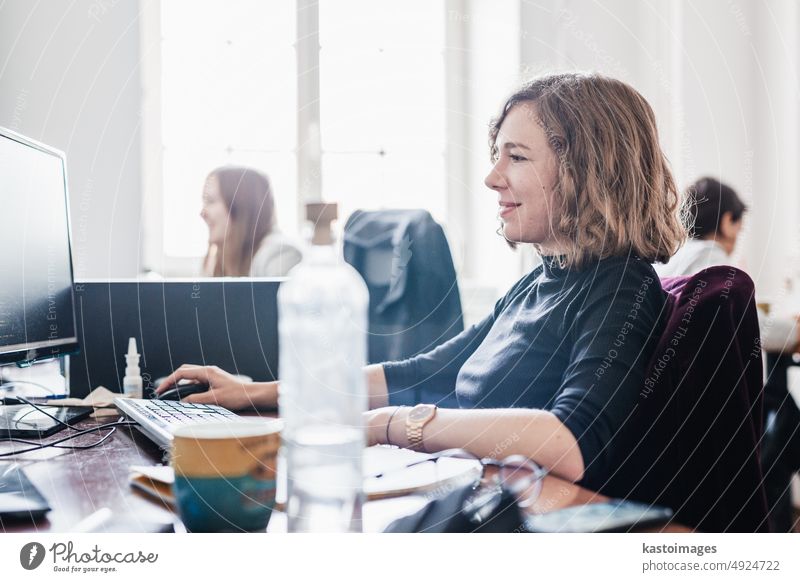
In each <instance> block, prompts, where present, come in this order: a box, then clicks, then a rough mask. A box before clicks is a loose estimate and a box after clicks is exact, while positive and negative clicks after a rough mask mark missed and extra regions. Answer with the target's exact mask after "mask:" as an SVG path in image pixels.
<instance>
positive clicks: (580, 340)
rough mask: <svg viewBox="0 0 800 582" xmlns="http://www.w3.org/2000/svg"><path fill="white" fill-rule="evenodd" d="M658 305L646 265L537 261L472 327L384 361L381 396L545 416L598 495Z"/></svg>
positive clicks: (655, 332)
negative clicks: (572, 265) (572, 449)
mask: <svg viewBox="0 0 800 582" xmlns="http://www.w3.org/2000/svg"><path fill="white" fill-rule="evenodd" d="M665 303H666V294H665V292H664V291H663V290H662V288H661V284H660V282H659V279H658V277H657V276H656V274H655V272H654V271H653V268H652V267H651V266H650V264H649V263H648V262H646V261H643V260H640V259H638V258H634V257H613V258H608V259H603V260H599V261H595V262H593V263H591V264H590V265H588V266H586V267H584V268H582V269H581V270H579V271H578V270H574V269H573V270H568V269H562V268H559V267H557V266H556V261H555V260H554V259H553V258H551V257H545V259H544V262H543V264H542V265H541V266H539V267H537V268H536V269H534V270H533V271H532V272H531V273H529V274H528V275H526V276H524V277H523V278H522V279H520V280H519V281H518V282H517V283H516V284H515V285H514V286H513V287H512V288H511V290H510V291H509V292H508V293H507V294H506V295H505V296H504V297H503V298H502V299H500V300H499V301H498V302H497V304H496V305H495V308H494V311H493V312H492V313H491V314H490V315H489V316H488V317H487V318H486V319H484V320H483V321H481V322H480V323H478V324H477V325H474V326H472V327H471V328H469V329H466V330H464V332H462V333H461V334H460V335H458V336H456V337H455V338H453V339H452V340H450V341H448V342H447V343H445V344H442V345H441V346H439V347H437V348H436V349H434V350H432V351H430V352H427V353H425V354H422V355H419V356H416V357H414V358H411V359H408V360H404V361H400V362H391V363H386V364H384V370H385V372H386V379H387V382H388V387H389V400H390V402H391V403H396V402H398V401H399V400H400V398H399V397H400V396H402V395H404V394H405V395H407V394H409V392H408V391H413V392H414V393H415V394H417V395H420V396H419V397H418V398H417V399H419V400H425V401H428V402H434V403H439V404H440V405H445V406H446V405H450V406H458V407H460V408H509V407H515V408H538V409H542V410H549V411H550V412H552V413H553V414H554V415H556V416H557V417H558V418H559V419H560V420H561V421H562V422H563V423H564V425H565V426H566V427H567V428H568V429H569V430H570V431H571V432H572V433H573V435H574V436H575V438H576V439H577V441H578V443H579V445H580V449H581V453H582V455H583V461H584V465H585V467H586V472H585V474H584V479H583V481H582V484H584V485H585V486H587V487H592V488H595V489H599V488H601V487H602V485H603V483H605V481H606V479H607V478H608V475H610V474H611V472H613V467H612V466H611V465H612V458H619V457H618V456H616V455H618V454H619V451H616V452H614V455H612V451H609V450H608V447H607V446H606V445H607V444H608V443H609V442H610V441H611V437H612V436H613V435H614V433H615V432H616V431H617V430H618V429H619V427H621V426H622V425H623V423H624V422H625V420H626V419H627V418H628V416H629V415H630V413H631V411H632V410H633V407H634V405H635V403H636V398H637V395H638V394H639V392H640V390H641V388H642V385H643V381H644V377H645V373H646V366H647V365H648V362H649V360H650V357H651V355H652V352H653V350H654V349H655V345H656V342H657V341H658V337H659V333H660V330H661V327H662V325H661V324H662V321H661V320H662V311H663V309H664V306H665ZM509 436H512V435H509Z"/></svg>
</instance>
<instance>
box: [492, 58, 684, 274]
mask: <svg viewBox="0 0 800 582" xmlns="http://www.w3.org/2000/svg"><path fill="white" fill-rule="evenodd" d="M520 103H533V104H534V105H535V109H536V112H537V116H538V118H537V119H536V122H537V123H539V124H540V126H541V127H542V128H543V129H544V131H545V134H546V135H547V138H548V142H549V144H550V147H551V148H552V150H553V151H554V152H555V154H556V156H557V157H558V161H559V168H558V176H557V180H556V185H555V192H556V197H555V198H556V200H555V205H556V212H555V214H554V216H555V217H556V218H555V219H554V224H553V225H552V229H553V232H554V234H555V236H556V239H557V241H558V243H559V247H560V248H562V249H565V250H564V253H563V256H562V257H561V263H562V266H564V267H576V268H580V267H582V266H583V265H585V264H586V263H587V262H589V261H590V260H593V259H602V258H606V257H610V256H617V255H624V254H627V253H632V254H634V255H636V256H638V257H640V258H642V259H645V260H647V261H649V262H667V261H668V260H669V257H671V256H672V255H673V254H674V253H675V252H676V251H677V250H678V248H679V247H680V245H681V244H682V242H683V241H684V240H685V239H686V228H685V218H684V217H685V214H686V210H685V208H684V206H682V204H681V198H680V195H679V193H678V190H677V188H676V186H675V180H674V179H673V177H672V172H671V170H670V167H669V163H668V162H667V159H666V156H665V155H664V152H663V151H662V150H661V146H660V145H659V141H658V130H657V129H656V120H655V115H654V114H653V110H652V108H651V107H650V105H649V104H648V103H647V101H646V100H645V99H644V97H642V96H641V95H640V94H639V93H638V92H637V91H636V90H635V89H633V88H632V87H631V86H630V85H627V84H626V83H623V82H622V81H618V80H616V79H611V78H609V77H605V76H602V75H599V74H581V73H565V74H558V75H548V76H544V77H540V78H537V79H534V80H532V81H530V82H528V83H526V84H524V85H523V86H522V87H521V88H520V89H519V90H518V91H516V92H515V93H514V94H513V95H511V96H510V97H509V98H508V99H507V100H506V102H505V105H504V106H503V109H502V111H501V113H500V115H499V116H498V117H497V118H496V119H494V120H493V121H492V123H491V125H490V129H489V146H490V151H491V155H492V158H496V157H497V145H496V141H497V137H498V134H499V132H500V126H501V125H502V124H503V121H504V120H505V118H506V116H507V115H508V113H509V111H511V109H513V108H514V107H515V106H516V105H519V104H520Z"/></svg>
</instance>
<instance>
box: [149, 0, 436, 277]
mask: <svg viewBox="0 0 800 582" xmlns="http://www.w3.org/2000/svg"><path fill="white" fill-rule="evenodd" d="M445 15H446V11H445V5H444V3H443V2H440V1H439V2H437V1H430V0H410V1H406V2H401V3H396V2H388V1H367V0H335V1H332V0H325V1H322V2H320V4H319V40H320V47H321V48H320V55H319V62H320V66H319V85H316V84H313V83H312V84H311V85H310V86H311V87H313V91H314V92H316V91H317V90H318V91H319V94H318V95H312V96H311V101H312V102H318V103H319V105H320V135H321V143H320V146H321V152H322V157H321V163H320V169H319V171H320V172H321V184H322V192H321V194H322V197H323V199H325V200H329V201H337V202H339V203H340V212H339V214H340V217H342V218H346V217H347V216H348V215H349V214H350V213H351V212H352V211H353V210H355V209H356V208H365V209H377V208H412V207H413V208H425V209H427V210H429V211H430V212H431V213H432V214H433V215H434V217H435V218H436V219H437V220H440V221H445V220H446V216H445V214H446V201H447V192H446V189H447V184H446V180H445V177H446V174H445V163H446V160H445V143H446V142H445V115H446V108H445V79H446V77H445V55H444V49H445V46H444V43H445V26H446V22H445ZM298 17H300V18H308V9H306V10H305V11H303V10H299V11H298V7H297V3H296V2H291V1H280V2H263V1H261V0H229V1H226V2H221V1H219V2H216V1H215V2H190V1H189V0H169V1H162V2H161V3H160V8H159V18H160V29H161V42H160V95H161V98H160V102H159V105H158V107H159V117H160V126H159V127H160V140H161V143H160V144H158V146H160V147H161V156H160V163H161V168H160V169H161V177H162V178H161V187H162V190H161V193H160V212H159V214H158V216H156V217H155V219H156V220H158V221H159V222H161V224H160V225H159V226H158V228H159V229H160V231H161V233H162V235H163V242H162V244H161V245H160V246H161V248H160V249H155V253H157V254H156V256H158V253H160V254H161V255H162V256H163V257H171V258H175V259H181V260H182V261H185V262H184V263H181V264H182V265H184V266H183V267H180V268H179V270H180V269H185V268H186V267H185V265H188V264H189V263H192V262H193V261H191V260H189V259H190V258H191V257H198V256H202V254H203V253H204V252H205V249H206V244H207V242H206V241H207V229H206V226H205V224H204V223H203V221H202V219H201V218H200V215H199V213H200V209H201V192H202V186H203V180H204V179H205V177H206V176H207V175H208V173H209V172H210V171H211V170H213V169H214V168H215V167H217V166H221V165H225V164H241V165H248V166H253V167H255V168H258V169H260V170H262V171H264V172H265V173H266V174H267V175H268V176H269V177H270V179H271V182H272V186H273V191H274V194H275V201H276V206H277V217H278V223H279V226H280V227H281V228H282V229H283V230H285V231H287V232H289V233H293V234H296V233H297V232H298V230H299V227H300V223H301V221H302V216H298V208H300V202H301V201H300V200H298V197H299V196H300V194H298V185H301V181H302V180H303V177H302V176H299V177H298V155H300V156H305V155H309V154H308V151H311V152H312V154H311V155H313V151H314V149H313V148H311V150H308V148H307V146H308V144H305V145H304V148H301V150H302V151H301V152H300V153H298V137H297V136H298V135H307V134H309V133H311V134H315V132H313V131H311V132H309V131H307V130H309V129H311V128H299V127H298V123H299V119H300V118H299V116H298V89H297V85H298V62H303V61H302V59H300V61H298V54H297V51H298V50H316V45H315V44H314V43H300V44H298V43H297V38H296V36H297V29H298V27H297V19H298ZM298 47H299V48H298ZM317 87H318V89H317ZM298 131H300V132H302V133H298ZM315 135H316V134H315ZM319 151H320V150H319V149H317V150H316V152H317V154H316V155H319V153H318V152H319ZM303 159H306V158H302V157H301V161H302V160H303ZM154 226H155V225H154ZM182 258H183V259H182ZM170 272H174V273H177V272H178V271H175V270H173V271H170ZM184 274H188V273H184Z"/></svg>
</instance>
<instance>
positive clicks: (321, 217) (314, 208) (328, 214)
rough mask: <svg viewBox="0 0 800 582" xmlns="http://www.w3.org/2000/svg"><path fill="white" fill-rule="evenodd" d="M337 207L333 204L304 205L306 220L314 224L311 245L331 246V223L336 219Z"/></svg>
mask: <svg viewBox="0 0 800 582" xmlns="http://www.w3.org/2000/svg"><path fill="white" fill-rule="evenodd" d="M338 212H339V210H338V205H337V204H336V203H335V202H311V203H309V204H306V220H308V221H309V222H312V223H314V236H313V237H312V238H311V244H312V245H330V244H333V233H332V231H331V223H332V222H333V221H334V220H336V218H337V217H338Z"/></svg>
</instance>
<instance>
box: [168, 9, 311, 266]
mask: <svg viewBox="0 0 800 582" xmlns="http://www.w3.org/2000/svg"><path fill="white" fill-rule="evenodd" d="M161 32H162V43H161V72H162V78H161V91H162V102H161V127H162V144H163V216H164V217H176V220H175V221H174V222H172V221H170V220H165V222H164V224H163V237H164V238H163V241H164V242H163V247H164V248H163V251H164V254H165V255H167V256H172V257H196V256H199V255H202V254H203V253H204V252H205V248H206V244H207V243H206V240H207V230H206V226H205V223H204V222H203V221H202V219H201V218H200V215H199V213H200V208H201V192H202V187H203V181H204V179H205V177H206V176H207V175H208V173H209V172H210V171H211V170H213V169H214V168H215V167H217V166H221V165H225V164H240V165H247V166H252V167H255V168H257V169H259V170H262V171H263V172H265V173H266V174H267V175H268V176H269V177H270V180H271V182H272V188H273V192H274V194H275V201H276V206H277V211H278V223H279V224H281V225H287V227H288V229H289V230H294V226H295V224H296V222H297V217H296V208H297V204H296V201H295V196H296V190H297V188H296V182H297V172H296V160H295V154H294V150H295V142H296V120H295V112H296V110H297V99H296V69H297V65H296V62H297V58H296V54H295V49H294V42H295V5H294V2H285V1H282V2H263V1H261V0H226V1H225V2H191V1H189V0H169V1H166V2H161ZM178 217H179V218H178Z"/></svg>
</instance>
